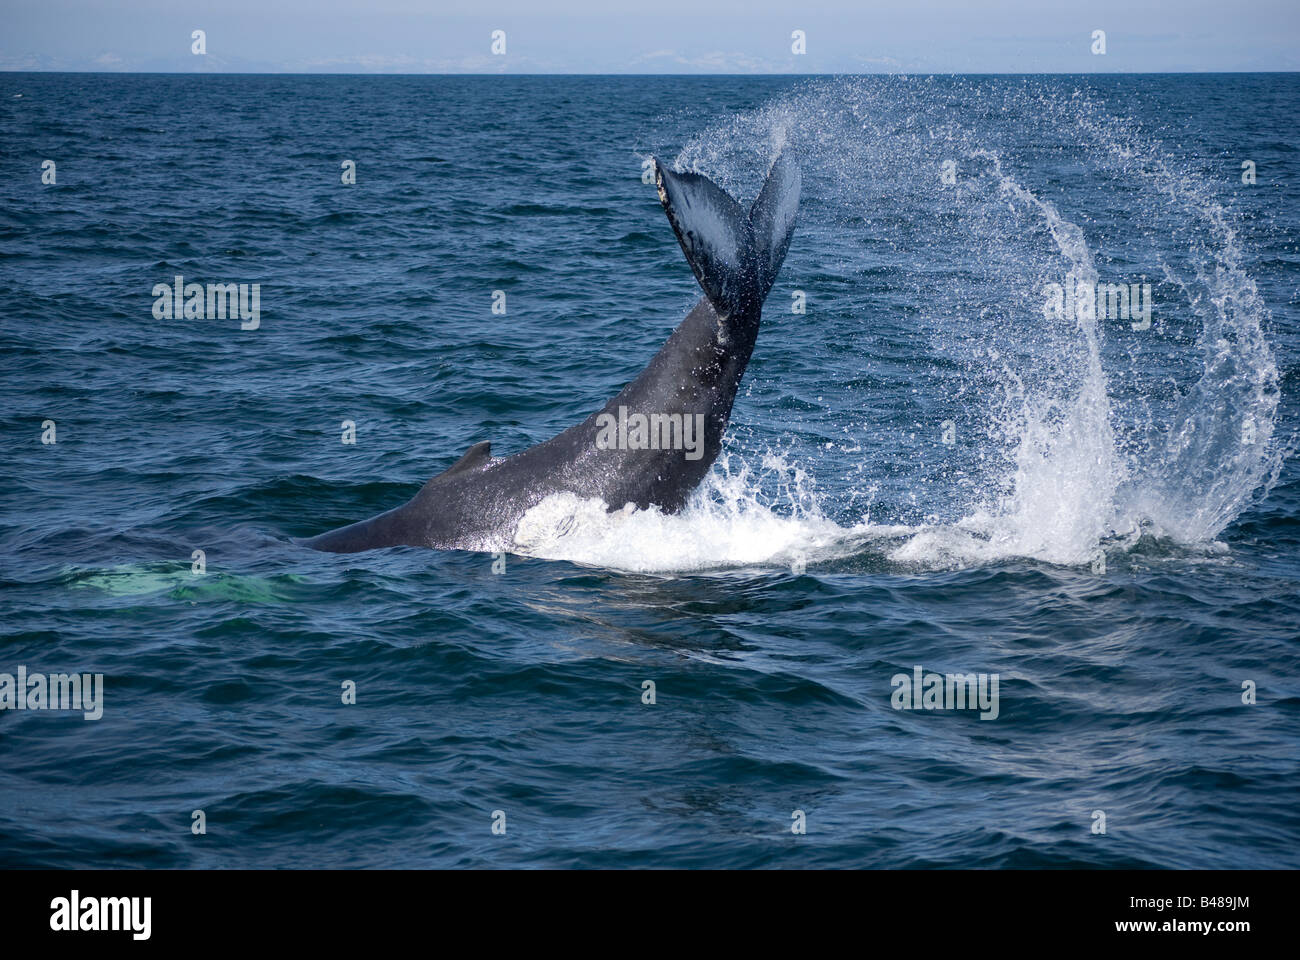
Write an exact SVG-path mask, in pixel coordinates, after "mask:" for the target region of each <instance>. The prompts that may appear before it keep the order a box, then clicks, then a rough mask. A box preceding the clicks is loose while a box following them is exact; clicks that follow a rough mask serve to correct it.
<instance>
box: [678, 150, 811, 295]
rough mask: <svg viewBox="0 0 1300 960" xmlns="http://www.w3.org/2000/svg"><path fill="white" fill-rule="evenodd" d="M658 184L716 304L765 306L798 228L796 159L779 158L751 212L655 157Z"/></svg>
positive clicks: (703, 284)
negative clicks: (796, 227) (795, 223)
mask: <svg viewBox="0 0 1300 960" xmlns="http://www.w3.org/2000/svg"><path fill="white" fill-rule="evenodd" d="M655 181H656V183H657V185H658V187H659V201H660V202H661V203H662V204H663V205H664V212H665V213H667V214H668V222H669V223H671V224H672V225H673V232H674V233H676V234H677V240H678V242H680V243H681V245H682V251H683V252H684V253H685V254H686V259H687V261H688V262H689V263H690V265H691V269H692V270H693V271H694V272H695V278H696V279H697V280H698V281H699V282H700V286H701V287H703V288H704V294H705V296H707V297H708V298H709V301H710V302H711V303H712V304H713V308H714V309H715V310H716V311H717V312H718V314H719V315H720V316H724V317H731V316H740V315H743V314H745V313H746V312H748V311H754V310H757V309H758V308H760V307H761V306H762V304H763V301H764V300H765V299H767V295H768V293H769V292H770V291H771V289H772V284H774V283H775V282H776V276H777V274H778V273H779V272H780V271H781V264H782V263H783V262H784V261H785V254H786V251H787V250H788V249H789V247H790V237H791V235H792V234H793V233H794V222H795V214H796V213H797V212H798V209H799V187H800V175H799V166H798V164H796V163H795V162H794V160H793V159H791V158H790V157H789V155H788V154H786V153H781V154H780V155H778V156H777V158H776V159H775V160H774V161H773V162H772V166H771V168H770V169H769V170H768V173H767V181H766V182H765V183H764V184H763V189H762V192H760V193H759V195H758V199H757V200H755V201H754V204H753V206H751V207H750V208H749V213H748V214H746V213H745V211H744V209H743V208H742V207H741V206H740V204H739V203H737V202H736V200H735V199H734V198H733V197H732V196H731V195H730V194H728V193H727V192H726V191H725V190H723V189H722V188H721V187H719V186H718V185H717V184H716V183H714V182H713V181H712V180H710V179H709V178H708V177H705V176H703V175H702V174H698V173H676V172H674V171H672V170H669V169H668V168H667V167H665V166H664V165H663V164H662V163H660V162H659V161H658V160H657V159H656V160H655Z"/></svg>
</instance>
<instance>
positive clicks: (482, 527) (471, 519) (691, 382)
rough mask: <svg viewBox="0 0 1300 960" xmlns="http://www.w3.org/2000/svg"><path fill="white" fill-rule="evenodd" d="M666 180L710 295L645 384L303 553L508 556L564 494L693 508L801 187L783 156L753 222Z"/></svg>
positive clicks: (710, 187) (697, 178) (669, 201)
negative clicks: (528, 520) (532, 520)
mask: <svg viewBox="0 0 1300 960" xmlns="http://www.w3.org/2000/svg"><path fill="white" fill-rule="evenodd" d="M655 182H656V185H657V186H658V189H659V200H660V202H661V203H662V204H663V208H664V211H665V212H666V213H667V215H668V221H669V223H670V224H671V225H672V228H673V232H674V233H675V234H676V235H677V240H678V242H679V243H680V244H681V248H682V251H683V252H684V253H685V254H686V259H687V262H688V263H689V264H690V265H691V269H692V271H693V272H694V273H695V277H696V279H697V280H698V281H699V284H700V287H701V288H702V289H703V291H704V296H703V297H702V298H701V299H700V301H699V302H698V303H697V304H696V305H695V306H694V308H692V309H691V311H690V313H688V314H687V315H686V319H684V320H683V321H682V322H681V324H680V325H679V326H678V327H677V329H676V330H674V331H673V333H672V335H671V336H669V338H668V340H667V341H666V342H665V343H664V345H663V347H662V348H660V350H659V352H658V353H657V354H655V356H654V358H653V359H652V360H651V361H650V362H649V364H647V365H646V367H645V369H644V370H642V371H641V373H640V374H639V375H638V376H637V377H636V379H635V380H633V381H632V382H631V383H629V384H628V385H627V386H626V387H624V388H623V390H622V391H621V392H620V393H619V394H618V395H617V396H615V397H614V398H613V399H612V400H610V401H609V402H608V403H607V404H606V405H605V406H604V407H602V408H601V409H600V410H598V411H597V412H595V413H593V414H592V415H591V416H589V417H588V418H587V419H586V420H584V421H582V422H581V423H579V424H575V425H574V426H572V427H570V428H569V429H567V430H565V431H564V432H563V433H560V434H558V435H557V436H555V437H552V438H551V439H550V440H547V441H545V442H543V443H539V444H537V445H536V446H534V447H530V448H528V449H527V450H524V451H522V452H521V453H517V454H514V455H513V456H509V457H493V456H492V452H491V445H490V443H489V442H488V441H483V442H481V443H477V444H475V445H474V446H472V447H470V448H469V450H468V451H466V453H465V454H464V456H462V457H461V458H460V459H459V460H457V461H456V462H455V463H454V464H453V465H452V466H451V467H449V468H448V469H447V470H445V471H444V472H442V473H440V474H438V475H437V476H435V477H434V478H433V479H431V480H429V482H428V483H426V484H425V485H424V487H423V488H421V490H420V492H419V493H417V494H416V495H415V496H414V497H412V498H411V500H410V501H408V502H407V503H405V504H403V505H402V506H400V507H397V508H395V509H393V510H389V511H388V512H386V513H381V514H380V515H378V516H376V517H372V518H370V519H369V520H362V521H360V522H359V523H354V524H351V525H350V526H346V527H341V528H339V529H337V530H331V531H329V532H327V533H322V534H320V535H319V536H315V537H312V538H310V539H307V540H304V541H302V542H303V543H304V544H305V545H307V546H309V547H313V548H315V549H317V550H328V551H333V552H336V553H352V552H356V551H360V550H372V549H375V548H378V547H391V546H402V545H405V546H420V547H432V548H435V549H444V550H450V549H462V550H490V551H495V550H503V549H508V548H509V546H510V544H511V543H512V542H513V538H514V533H515V530H516V528H517V527H518V524H519V521H520V520H521V519H522V518H523V516H524V514H525V513H527V512H528V510H530V509H531V508H533V507H534V506H536V505H537V504H539V503H541V502H542V501H543V500H544V499H546V497H548V496H550V495H552V494H558V493H572V494H574V495H576V496H578V497H581V498H584V499H586V498H592V497H597V498H600V499H601V500H602V501H604V503H605V504H606V505H607V507H608V508H609V509H610V510H616V509H621V508H624V507H625V506H627V505H628V504H631V505H633V506H635V507H637V508H640V509H647V508H649V507H658V508H659V509H660V510H663V511H665V512H668V513H675V512H677V511H679V510H681V509H682V507H683V506H685V504H686V501H687V499H688V498H689V496H690V494H691V492H692V491H693V490H694V489H695V488H696V486H698V485H699V483H700V481H701V480H702V479H703V478H704V476H705V474H706V473H708V471H709V468H710V467H711V466H712V464H713V461H714V459H715V458H716V457H717V455H718V451H719V450H720V449H721V448H722V438H723V435H724V434H725V433H726V430H727V424H728V422H729V420H730V418H731V407H732V403H733V401H734V400H735V397H736V390H737V389H738V387H739V386H740V379H741V376H742V375H743V374H744V372H745V367H746V365H747V364H748V363H749V358H750V355H751V354H752V353H753V350H754V343H755V340H756V339H757V337H758V328H759V322H760V319H761V315H762V308H763V301H764V300H765V299H766V298H767V295H768V293H769V292H770V291H771V289H772V285H773V283H775V281H776V277H777V274H778V272H779V271H780V269H781V264H782V263H783V262H784V260H785V255H786V251H787V249H788V248H789V245H790V238H791V235H792V234H793V232H794V224H795V216H796V213H797V210H798V206H799V190H800V175H799V168H798V166H797V164H796V163H795V162H794V160H793V159H792V158H791V157H790V156H789V155H788V154H784V153H783V154H781V155H778V156H777V158H776V160H775V161H773V163H772V165H771V167H770V168H769V171H768V174H767V179H766V181H765V182H764V185H763V189H762V191H761V192H760V193H759V195H758V199H756V200H755V201H754V203H753V205H752V206H751V207H750V209H749V210H748V212H746V211H745V210H744V209H743V208H742V207H741V206H740V204H739V203H737V202H736V200H735V199H734V198H733V197H731V196H730V195H728V194H727V193H726V192H725V191H724V190H723V189H722V188H720V187H719V186H717V184H715V183H713V182H712V181H711V180H709V179H708V178H707V177H704V176H702V175H700V174H697V173H679V172H674V171H672V170H670V169H667V168H665V167H664V166H663V165H662V164H661V163H659V161H658V160H656V161H655Z"/></svg>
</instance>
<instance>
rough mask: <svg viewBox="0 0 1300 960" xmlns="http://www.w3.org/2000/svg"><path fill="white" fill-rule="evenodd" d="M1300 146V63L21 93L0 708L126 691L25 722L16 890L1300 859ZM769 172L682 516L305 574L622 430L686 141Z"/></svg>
mask: <svg viewBox="0 0 1300 960" xmlns="http://www.w3.org/2000/svg"><path fill="white" fill-rule="evenodd" d="M1298 127H1300V76H1298V75H1296V74H1257V75H1240V74H1234V75H1213V74H1205V75H1140V76H1138V75H1134V76H1050V77H1049V76H968V77H962V76H957V77H906V76H872V77H841V78H817V79H809V78H795V77H599V76H583V77H540V76H539V77H501V76H497V77H438V76H418V77H417V76H368V77H354V76H328V77H327V76H238V75H227V76H221V75H211V76H181V75H107V74H104V75H95V74H23V73H5V74H0V357H2V358H3V371H4V373H3V380H2V381H0V418H2V423H3V431H2V435H0V443H2V444H3V470H2V471H0V588H2V589H0V674H9V675H11V676H13V677H15V678H16V677H17V674H18V671H19V670H20V668H21V669H22V670H23V671H25V672H26V674H27V675H28V678H29V680H30V677H31V675H32V674H43V675H48V674H53V673H77V674H87V675H92V676H93V675H95V674H102V676H103V681H102V692H101V696H100V700H99V704H98V706H99V709H101V710H102V715H101V716H100V717H99V718H98V719H86V717H85V715H84V713H85V711H76V710H50V709H45V710H36V709H27V710H23V711H19V710H18V709H16V707H15V705H16V700H15V701H13V702H12V703H11V708H10V709H5V710H2V711H0V866H5V867H61V868H62V867H167V868H170V867H179V868H203V869H212V868H233V867H399V868H417V867H421V868H422V867H498V868H504V867H707V868H724V867H725V868H750V867H854V868H857V867H869V868H899V867H947V868H1007V867H1019V868H1026V867H1028V868H1039V867H1042V868H1049V867H1151V868H1189V867H1211V868H1245V867H1290V868H1296V867H1300V808H1298V807H1297V804H1296V797H1297V794H1298V793H1300V472H1298V471H1297V467H1296V461H1295V459H1293V458H1292V457H1291V456H1290V455H1291V453H1292V451H1293V449H1294V447H1295V444H1296V436H1297V433H1296V431H1297V426H1298V425H1300V419H1298V416H1297V415H1298V414H1300V409H1298V408H1297V401H1296V398H1297V386H1300V383H1298V375H1297V369H1298V368H1297V362H1298V360H1300V301H1298V298H1297V280H1298V279H1300V249H1298V247H1297V243H1298V241H1300V152H1298V148H1297V141H1296V130H1297V128H1298ZM783 149H784V150H789V151H791V152H792V154H793V155H796V156H797V157H798V158H799V163H800V166H801V169H802V173H803V193H802V204H801V207H800V213H799V226H798V228H797V230H796V233H795V237H794V241H793V243H792V244H791V247H790V251H789V256H788V259H787V261H786V263H785V266H784V268H783V270H782V273H781V275H780V277H779V279H778V281H777V285H776V287H775V289H774V290H773V291H772V294H771V296H770V297H769V299H768V301H767V304H766V307H765V310H764V316H763V326H762V330H761V333H760V335H759V339H758V345H757V348H756V349H755V352H754V357H753V360H752V362H751V364H750V366H749V369H748V372H747V374H746V376H745V379H744V382H743V384H742V389H741V392H740V394H739V396H738V397H737V400H736V404H735V409H734V411H733V415H732V421H731V427H730V429H729V432H728V436H727V441H726V444H725V445H724V449H723V453H722V455H721V456H720V457H719V459H718V461H717V463H716V464H715V465H714V467H713V470H712V472H711V473H710V475H709V476H708V477H707V479H706V481H705V482H704V484H703V485H702V486H701V488H700V489H699V490H698V491H697V492H696V494H695V495H694V498H693V500H692V501H691V503H690V505H689V506H688V507H687V509H686V510H685V511H684V512H682V513H680V514H678V515H664V514H662V513H660V512H658V511H657V510H653V509H651V510H648V511H640V512H626V511H614V512H612V513H611V512H609V511H607V510H606V509H605V506H604V505H603V504H600V503H595V502H584V501H580V500H578V499H577V498H573V497H569V498H564V497H555V498H551V499H549V500H547V501H545V502H543V503H542V504H541V505H539V506H538V507H536V508H535V509H534V510H532V511H530V512H529V514H528V515H527V516H526V517H525V518H524V521H522V522H521V523H520V526H519V529H518V530H517V531H516V533H515V536H514V538H513V540H512V542H511V543H510V544H508V545H503V549H502V550H500V551H498V552H497V553H496V554H491V553H473V552H439V551H432V550H423V549H415V548H400V549H388V550H380V551H374V552H368V553H357V554H350V555H333V554H324V553H318V552H315V551H312V550H309V549H306V548H304V547H303V546H301V545H300V544H298V543H297V542H296V541H297V539H298V538H302V537H306V536H310V535H313V534H316V533H320V532H323V531H325V530H328V529H331V528H333V527H337V526H340V525H343V524H346V523H350V522H352V521H355V520H361V519H364V518H367V517H369V516H372V515H374V514H376V513H378V512H380V511H383V510H386V509H388V508H391V507H395V506H398V505H400V504H401V503H403V502H405V501H406V500H407V499H408V498H409V497H411V496H412V495H414V493H415V492H416V491H417V490H419V488H420V487H421V485H422V484H423V483H424V482H425V481H426V480H428V479H429V478H430V477H431V476H433V475H434V474H436V473H438V472H440V471H442V470H444V469H446V468H447V467H448V466H449V465H450V464H452V463H453V462H454V461H455V460H456V459H458V458H459V457H460V456H461V454H463V453H464V452H465V450H466V449H467V448H468V447H469V446H470V445H471V444H474V443H476V442H479V441H482V440H490V441H491V442H492V450H493V453H494V455H497V456H502V455H506V454H510V453H514V452H518V451H520V450H523V449H525V448H527V447H528V446H530V445H532V444H535V443H538V442H540V441H542V440H545V439H547V438H549V437H551V436H553V435H554V434H556V433H558V432H559V431H561V430H562V429H564V428H565V427H567V426H569V425H571V424H573V423H576V422H578V421H580V420H582V419H583V418H585V417H586V416H587V415H588V414H589V413H591V412H592V411H594V410H596V409H598V408H600V407H601V406H602V405H603V404H604V403H605V402H606V401H607V400H608V399H609V398H610V397H612V396H613V395H614V394H615V393H617V392H618V390H619V389H621V388H622V386H623V385H624V384H626V383H627V382H628V381H630V380H631V379H632V378H633V377H634V376H636V374H637V373H638V372H639V371H640V370H641V368H642V367H643V366H644V365H645V363H646V362H647V361H648V360H649V358H650V357H651V356H653V354H654V353H655V352H656V351H657V350H658V348H659V346H660V345H661V344H662V342H663V341H664V339H665V338H666V337H667V336H668V334H669V333H670V332H671V330H672V329H673V328H674V327H675V326H676V324H677V323H678V322H680V320H681V319H682V317H683V316H684V315H685V313H686V312H687V311H688V310H689V309H690V307H691V306H692V304H693V303H694V302H695V301H696V300H697V299H698V297H699V288H698V286H697V285H696V282H695V280H694V278H693V276H692V274H691V270H690V268H689V266H688V265H687V263H686V261H685V259H684V258H683V256H682V253H681V250H680V249H679V247H678V244H677V242H676V240H675V239H674V237H673V234H672V230H671V228H670V226H669V224H668V222H667V220H666V219H665V217H664V214H663V211H662V209H661V208H660V205H659V202H658V199H657V196H656V193H655V188H654V186H653V185H652V182H647V180H648V179H649V178H647V177H646V176H645V173H646V171H647V169H648V167H647V164H648V163H649V162H650V158H651V157H652V156H654V157H658V158H660V160H661V161H662V162H664V163H666V164H672V165H675V166H676V167H677V168H678V169H682V170H695V171H698V172H701V173H704V174H706V175H708V176H710V177H711V178H713V179H715V180H716V181H717V182H718V183H719V184H721V185H722V186H724V187H725V188H726V189H728V190H729V191H731V192H732V193H733V194H734V195H735V196H737V197H738V198H739V199H740V200H741V201H742V203H746V204H747V203H749V202H750V201H752V200H753V198H754V197H755V195H756V194H757V192H758V189H759V188H760V186H761V184H762V182H763V176H764V174H765V172H766V170H767V166H768V164H769V163H770V162H771V160H772V158H773V157H774V156H776V154H777V152H778V151H780V150H783ZM46 161H52V162H53V163H52V165H51V164H49V163H47V162H46ZM349 161H350V163H349ZM353 171H354V173H355V182H354V183H352V182H345V180H347V179H349V176H350V174H351V172H353ZM50 181H52V182H50ZM177 276H181V277H183V278H184V283H186V284H189V283H198V284H203V285H207V284H227V283H234V284H248V285H250V289H251V288H252V285H257V289H258V291H259V298H260V299H259V307H258V316H257V319H256V321H255V322H254V321H241V318H240V317H237V316H227V317H225V318H217V317H188V318H187V317H185V316H183V315H182V316H175V315H173V314H172V313H171V312H170V311H167V310H161V309H156V308H157V307H158V304H157V301H158V300H159V295H158V294H156V293H155V290H156V289H157V288H158V286H159V285H171V284H174V282H175V278H176V277H177ZM1094 288H1099V289H1106V290H1107V293H1106V294H1105V297H1104V298H1102V299H1103V303H1102V304H1101V308H1099V307H1098V305H1097V302H1096V301H1095V300H1089V299H1088V297H1087V296H1083V295H1080V296H1078V297H1075V296H1073V295H1072V294H1075V293H1078V292H1079V291H1085V292H1086V291H1089V290H1092V289H1094ZM1121 288H1122V290H1123V291H1124V293H1125V297H1124V299H1123V300H1122V299H1121V296H1120V293H1119V290H1120V289H1121ZM1124 300H1126V301H1127V302H1124ZM1087 304H1091V305H1092V306H1091V308H1090V307H1088V306H1087ZM245 327H248V328H247V329H245ZM349 424H350V426H349ZM350 439H351V440H354V441H355V442H346V441H348V440H350ZM505 547H508V549H507V548H505ZM931 674H935V675H939V676H940V677H941V678H943V677H947V675H949V674H952V675H954V676H959V677H964V676H967V675H970V674H975V675H977V676H983V677H984V678H985V679H986V680H987V681H988V682H989V683H990V684H991V683H992V682H993V680H994V679H996V682H997V687H996V691H997V698H996V703H995V709H991V710H983V711H981V710H977V709H971V706H970V704H965V705H961V704H958V703H954V702H953V701H952V700H951V699H950V698H949V699H944V698H942V697H940V698H938V699H935V700H933V701H931V702H926V701H925V699H924V698H923V697H922V696H921V690H918V691H917V694H918V695H917V697H916V699H915V701H914V702H908V701H909V700H910V697H904V696H903V694H904V692H906V688H907V687H908V686H910V684H911V683H912V680H913V679H914V678H915V677H916V676H918V675H919V676H921V677H922V678H925V677H928V676H930V675H931ZM0 683H3V677H0ZM16 683H17V681H16V679H15V680H14V684H15V685H16ZM926 685H928V681H927V680H924V679H923V687H924V686H926ZM14 689H15V687H12V686H11V687H10V690H11V691H13V690H14ZM943 692H944V693H945V695H946V688H945V690H944V691H943ZM31 705H32V704H31V703H30V702H29V703H28V706H31ZM46 705H47V706H48V705H49V704H48V703H47V704H46ZM200 811H201V813H200Z"/></svg>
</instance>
